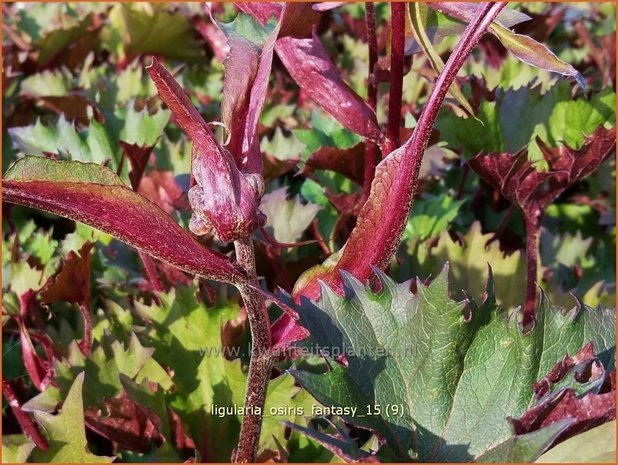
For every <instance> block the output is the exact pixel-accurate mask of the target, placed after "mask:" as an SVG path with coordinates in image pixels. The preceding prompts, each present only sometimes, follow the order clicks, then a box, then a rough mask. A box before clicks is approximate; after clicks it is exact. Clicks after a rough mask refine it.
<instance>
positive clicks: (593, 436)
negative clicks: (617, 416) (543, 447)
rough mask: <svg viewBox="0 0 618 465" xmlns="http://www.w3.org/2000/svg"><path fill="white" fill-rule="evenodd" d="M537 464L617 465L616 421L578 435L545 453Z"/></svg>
mask: <svg viewBox="0 0 618 465" xmlns="http://www.w3.org/2000/svg"><path fill="white" fill-rule="evenodd" d="M536 462H537V463H559V462H582V463H585V462H594V463H599V462H605V463H616V421H615V420H614V421H612V422H609V423H605V424H604V425H601V426H597V427H596V428H593V429H591V430H588V431H586V432H584V433H581V434H578V435H577V436H574V437H572V438H570V439H567V440H566V441H564V442H562V443H560V444H558V445H557V446H555V447H553V448H552V449H551V450H549V451H548V452H545V453H544V454H543V455H542V456H541V457H540V458H539V459H538V460H537V461H536Z"/></svg>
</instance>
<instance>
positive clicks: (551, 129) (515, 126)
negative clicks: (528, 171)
mask: <svg viewBox="0 0 618 465" xmlns="http://www.w3.org/2000/svg"><path fill="white" fill-rule="evenodd" d="M615 101H616V94H615V93H614V92H613V91H612V90H611V89H605V90H603V91H601V92H599V93H595V94H593V95H592V97H591V98H590V99H588V98H586V97H584V96H580V97H578V98H576V99H574V98H573V97H572V96H571V92H570V90H569V88H568V85H566V83H559V84H557V85H555V86H553V87H552V88H551V89H550V90H549V91H547V92H544V93H543V92H541V89H540V87H539V86H536V87H534V88H532V89H528V88H525V87H522V88H520V89H518V90H512V89H508V90H505V91H503V90H501V89H496V91H495V101H491V102H490V101H487V100H485V101H482V102H481V104H480V107H479V110H478V112H477V113H476V118H478V119H474V118H460V117H457V116H455V115H454V114H453V113H452V112H446V111H443V112H442V113H441V115H440V117H439V119H438V122H437V125H436V126H437V128H438V129H439V130H440V134H441V139H442V140H445V141H446V142H448V145H449V146H450V147H452V148H453V149H457V150H460V151H461V153H462V155H463V156H464V157H465V158H469V157H471V156H474V155H477V154H478V153H481V152H483V153H493V152H496V153H502V152H509V153H517V152H518V151H519V150H521V149H522V148H525V147H528V157H529V159H530V160H542V159H543V157H542V154H541V151H540V148H539V147H538V144H537V142H536V140H535V139H536V138H537V137H539V138H540V139H541V141H543V142H544V143H546V144H547V145H548V146H549V147H558V146H560V145H561V144H566V145H568V146H569V147H571V148H573V149H579V148H581V147H582V145H583V143H584V139H585V136H590V135H592V134H593V133H594V131H595V130H596V129H597V128H598V127H599V126H600V125H605V126H614V125H615V115H614V108H615ZM513 115H517V117H513Z"/></svg>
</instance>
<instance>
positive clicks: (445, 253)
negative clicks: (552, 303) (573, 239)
mask: <svg viewBox="0 0 618 465" xmlns="http://www.w3.org/2000/svg"><path fill="white" fill-rule="evenodd" d="M492 238H493V234H492V233H487V234H483V233H482V232H481V224H480V223H479V222H474V223H472V225H471V226H470V228H469V229H468V232H467V233H466V234H465V236H461V237H460V239H461V242H460V241H458V240H456V239H453V238H451V236H450V234H449V233H448V232H444V233H442V234H441V235H440V236H439V238H438V242H437V244H435V245H434V244H429V243H428V244H418V243H417V242H415V241H410V242H408V244H407V253H408V256H411V257H414V258H413V260H414V261H418V265H417V266H418V268H416V270H415V266H414V265H412V266H411V267H412V270H413V271H414V270H415V271H416V273H417V274H418V275H420V276H423V277H425V276H436V275H438V273H439V272H440V268H441V266H442V264H443V263H445V262H449V264H450V266H449V268H450V278H451V289H452V292H453V293H452V296H453V297H456V298H464V297H465V295H464V294H463V293H462V292H461V290H462V289H465V290H466V292H468V293H469V294H470V295H472V296H474V297H478V296H481V295H482V293H483V291H484V283H485V282H486V281H487V278H488V265H489V266H491V271H492V276H493V279H494V283H495V296H496V301H497V302H498V304H500V305H502V306H503V307H504V308H505V309H508V310H512V309H514V308H515V307H517V306H519V305H521V304H522V302H523V296H522V293H521V290H522V289H523V288H524V285H525V280H526V264H525V261H524V258H523V256H522V254H521V253H520V252H519V251H517V252H514V253H512V254H510V255H505V254H504V253H503V252H502V250H500V244H499V242H498V241H493V242H490V241H491V239H492ZM404 260H409V259H408V258H404ZM402 266H405V263H404V265H402ZM419 270H422V274H421V271H419ZM408 276H409V275H408Z"/></svg>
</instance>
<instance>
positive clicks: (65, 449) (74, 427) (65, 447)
mask: <svg viewBox="0 0 618 465" xmlns="http://www.w3.org/2000/svg"><path fill="white" fill-rule="evenodd" d="M83 384H84V374H83V373H81V374H79V375H78V376H77V377H76V378H75V382H74V383H73V385H72V386H71V389H70V390H69V393H68V395H67V397H66V399H65V401H64V404H63V406H62V411H61V412H60V413H59V414H57V415H52V414H50V413H47V412H41V411H35V412H34V417H35V419H36V421H37V422H38V423H39V424H40V425H41V429H42V431H43V433H44V434H45V435H46V436H47V439H48V442H49V449H48V450H46V451H41V450H39V449H36V450H35V451H33V453H32V459H33V461H34V462H64V463H83V462H93V463H108V462H111V461H112V460H113V457H103V456H98V455H94V454H92V453H91V452H90V451H89V450H88V441H87V440H86V430H85V427H84V407H83V404H82V387H83Z"/></svg>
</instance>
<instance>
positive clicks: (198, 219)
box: [148, 59, 264, 242]
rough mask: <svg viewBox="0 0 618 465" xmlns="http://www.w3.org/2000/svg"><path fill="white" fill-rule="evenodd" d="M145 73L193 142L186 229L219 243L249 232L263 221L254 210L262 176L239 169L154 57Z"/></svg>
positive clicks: (255, 209) (261, 186) (261, 184)
mask: <svg viewBox="0 0 618 465" xmlns="http://www.w3.org/2000/svg"><path fill="white" fill-rule="evenodd" d="M148 72H149V74H150V77H151V78H152V80H153V81H154V83H155V85H156V87H157V90H158V91H159V95H160V96H161V99H162V100H163V101H164V102H165V104H166V105H167V106H168V107H169V108H170V110H171V111H172V113H173V114H174V116H175V117H176V120H177V121H178V124H179V125H180V126H181V127H182V129H183V130H184V131H185V132H186V133H187V134H188V135H189V137H191V139H192V141H193V147H192V152H191V153H192V168H191V171H192V174H193V176H194V179H195V181H196V185H194V186H193V187H191V189H190V190H189V202H191V207H192V209H193V215H192V216H191V222H190V224H189V228H190V229H191V231H192V232H193V233H195V234H198V235H202V234H215V235H216V236H217V237H218V238H219V239H220V240H221V241H223V242H230V241H233V240H235V239H238V238H240V237H246V236H248V235H250V234H251V233H252V232H253V231H254V230H255V229H256V228H257V227H259V226H261V225H262V224H263V223H264V218H263V215H261V214H260V212H259V210H258V205H259V198H260V196H261V195H262V192H263V180H262V178H261V176H260V175H259V174H255V173H246V174H245V173H241V172H240V171H239V169H238V168H237V167H236V164H235V162H234V159H233V158H232V156H231V155H230V153H229V152H228V151H227V150H226V149H225V148H223V147H221V146H220V145H219V143H218V142H217V141H216V139H215V138H214V135H213V133H212V131H211V130H210V128H209V127H208V125H207V124H206V122H205V121H204V119H203V118H202V117H201V115H200V114H199V113H198V111H197V110H196V109H195V107H194V106H193V105H192V104H191V102H190V100H189V98H188V97H187V95H186V94H185V93H184V91H183V89H182V87H180V85H179V84H178V83H177V82H176V81H175V80H174V78H173V77H172V75H171V74H170V73H169V72H168V71H167V70H166V69H165V68H164V67H163V66H162V65H161V64H160V63H159V62H158V61H157V60H154V59H153V61H152V64H151V65H150V66H149V67H148Z"/></svg>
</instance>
